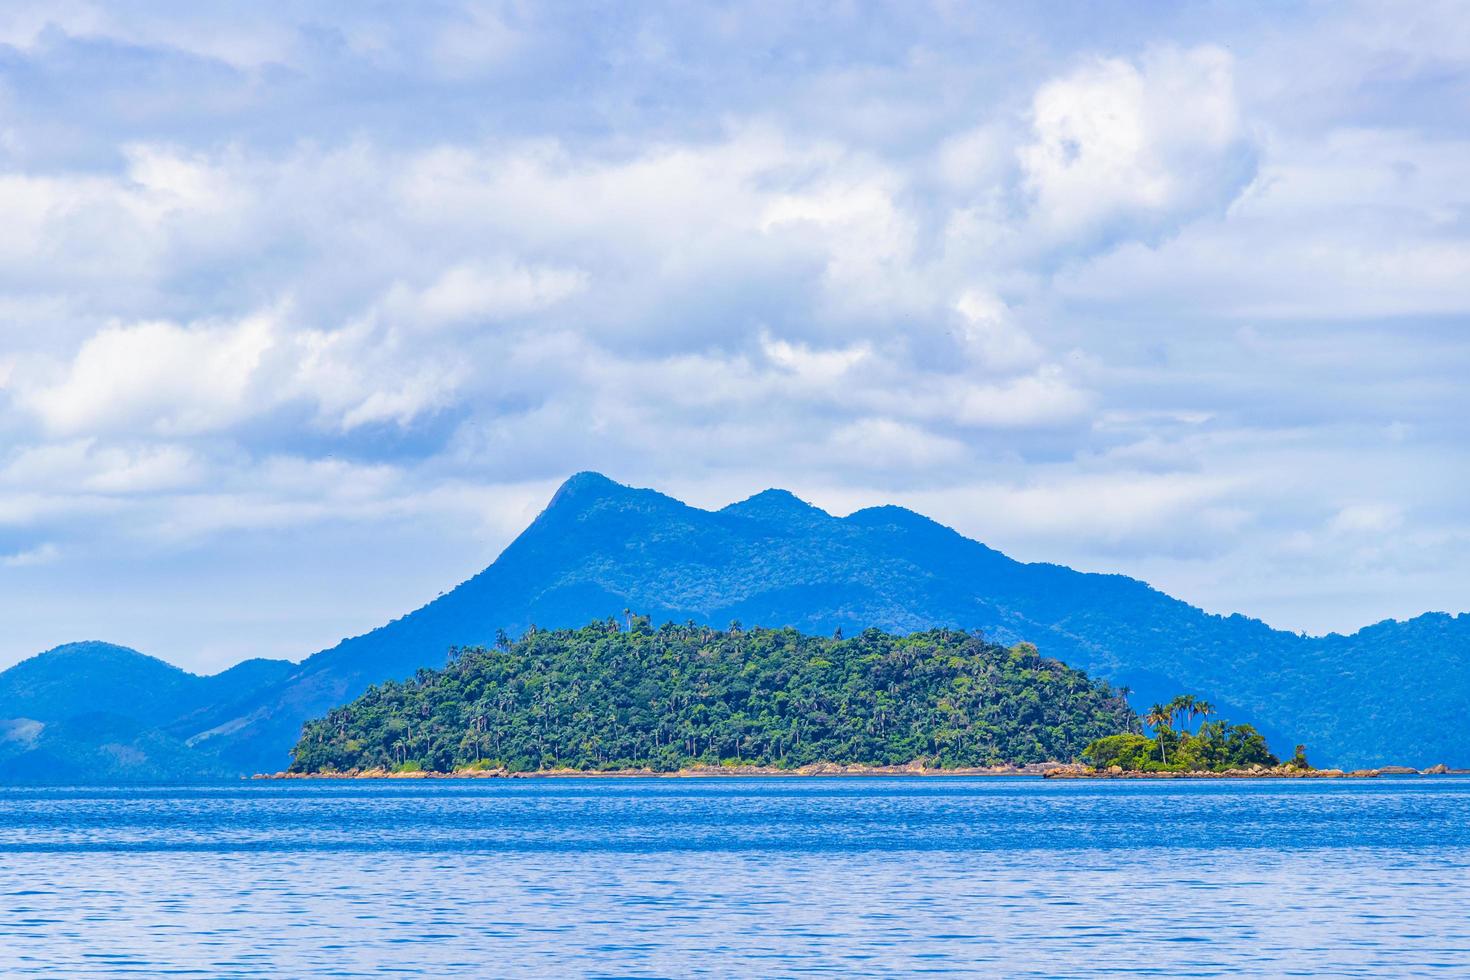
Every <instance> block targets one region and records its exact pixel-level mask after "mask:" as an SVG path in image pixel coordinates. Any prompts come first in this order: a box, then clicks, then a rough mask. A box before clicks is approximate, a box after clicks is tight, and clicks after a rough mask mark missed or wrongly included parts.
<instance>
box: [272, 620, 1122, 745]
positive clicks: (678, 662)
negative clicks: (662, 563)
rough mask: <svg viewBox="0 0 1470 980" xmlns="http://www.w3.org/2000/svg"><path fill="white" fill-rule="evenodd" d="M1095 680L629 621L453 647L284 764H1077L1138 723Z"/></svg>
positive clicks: (358, 706) (988, 660)
mask: <svg viewBox="0 0 1470 980" xmlns="http://www.w3.org/2000/svg"><path fill="white" fill-rule="evenodd" d="M1136 727H1137V719H1136V717H1135V716H1134V715H1133V713H1132V711H1131V710H1130V709H1129V708H1128V705H1127V703H1126V701H1125V700H1124V699H1123V698H1122V697H1120V696H1118V695H1117V694H1116V693H1115V692H1114V691H1113V690H1112V689H1111V688H1110V687H1108V686H1107V685H1106V684H1099V683H1095V682H1093V681H1091V680H1089V679H1088V677H1087V676H1086V675H1085V674H1083V673H1081V672H1080V671H1077V670H1073V669H1071V668H1069V667H1067V666H1065V665H1063V664H1061V663H1060V662H1058V661H1056V660H1051V659H1048V658H1046V657H1043V656H1041V655H1040V654H1039V653H1038V652H1037V650H1036V648H1035V647H1032V646H1031V645H1029V644H1020V645H1017V646H1016V647H1013V648H1009V649H1007V648H1005V647H1002V646H998V645H996V644H993V643H987V642H985V641H984V640H983V639H982V638H981V637H979V636H978V635H976V634H973V633H965V632H961V631H958V630H929V631H925V632H920V633H913V634H910V635H908V636H894V635H891V634H888V633H883V632H880V631H878V630H865V631H863V632H862V633H860V634H859V635H857V636H854V637H850V638H847V639H839V638H836V637H832V638H823V637H815V636H808V635H804V634H801V633H798V632H797V631H796V630H793V629H781V630H768V629H751V630H744V629H741V628H739V627H738V626H735V627H732V628H731V629H729V630H724V631H720V630H714V629H711V628H709V627H704V626H698V625H694V624H689V625H685V626H675V625H672V624H665V625H664V626H662V627H660V628H657V629H654V628H653V627H652V626H651V624H650V623H649V621H648V619H647V618H643V617H634V618H632V619H631V620H630V623H629V625H628V628H619V624H618V623H617V622H616V621H611V620H609V621H606V622H598V623H593V624H592V625H590V626H586V627H584V628H582V629H579V630H556V631H546V630H536V631H533V632H530V633H528V634H527V635H526V636H525V637H524V638H523V639H521V640H519V641H517V642H513V643H512V642H509V641H508V640H503V641H502V643H501V644H500V645H499V646H497V647H495V648H491V649H485V648H473V649H468V650H459V651H455V652H454V654H453V655H452V656H451V660H450V663H449V664H448V665H447V666H446V667H445V668H444V669H442V670H439V671H429V670H424V671H420V672H419V674H418V675H417V676H416V677H415V678H413V679H412V680H410V681H407V682H405V683H397V682H389V683H386V684H382V685H378V686H375V687H373V688H371V689H370V690H369V691H368V692H367V693H366V694H364V695H363V696H362V697H360V698H358V699H357V700H356V701H353V702H352V703H351V704H348V705H345V706H343V707H341V708H337V709H335V710H333V711H331V712H329V713H328V714H327V715H326V717H324V718H321V719H319V720H316V721H313V722H311V723H309V724H308V725H307V726H306V728H305V732H304V734H303V736H302V739H301V741H300V742H299V743H298V744H297V746H296V749H295V751H294V753H293V755H294V761H293V764H292V767H291V768H292V770H293V771H297V772H318V771H323V770H335V771H345V770H349V769H366V768H379V767H382V768H395V767H397V768H423V769H427V770H434V771H441V772H447V771H452V770H454V769H460V768H465V767H468V766H473V765H481V766H487V767H490V766H494V767H500V766H504V767H506V768H509V769H510V770H512V771H526V770H536V769H546V768H560V767H570V768H575V769H584V770H596V769H621V768H645V767H646V768H652V769H655V770H661V771H667V770H674V769H679V768H681V767H684V766H689V765H695V764H706V765H709V764H713V765H718V764H721V763H732V762H733V763H744V764H754V765H764V766H782V767H795V766H800V765H804V764H808V763H814V762H836V763H849V764H873V765H897V764H903V763H908V762H912V761H914V760H924V761H925V762H926V763H927V764H929V765H932V766H937V767H953V766H982V765H990V764H994V763H1027V762H1041V761H1046V760H1071V759H1075V758H1077V757H1078V756H1079V755H1080V753H1081V752H1082V750H1083V748H1085V747H1086V746H1087V745H1088V743H1089V742H1091V741H1093V740H1094V739H1097V738H1100V737H1102V736H1105V735H1111V734H1114V733H1118V732H1125V731H1131V730H1134V729H1135V728H1136Z"/></svg>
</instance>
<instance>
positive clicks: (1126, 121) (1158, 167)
mask: <svg viewBox="0 0 1470 980" xmlns="http://www.w3.org/2000/svg"><path fill="white" fill-rule="evenodd" d="M1233 75H1234V70H1233V61H1232V58H1231V56H1230V54H1229V52H1227V51H1226V50H1224V49H1223V48H1220V47H1214V46H1206V47H1199V48H1192V49H1187V50H1181V49H1177V48H1160V49H1155V50H1153V51H1150V52H1149V53H1147V54H1146V55H1145V56H1144V57H1143V58H1142V59H1141V60H1140V61H1139V62H1138V63H1134V62H1132V61H1129V60H1125V59H1122V58H1104V59H1099V60H1097V61H1095V62H1093V63H1091V64H1088V65H1085V66H1084V67H1082V68H1080V69H1078V70H1077V71H1075V72H1073V73H1071V74H1069V75H1066V76H1064V77H1062V78H1058V79H1056V80H1054V81H1051V82H1048V83H1047V84H1046V85H1043V86H1042V87H1041V88H1040V90H1038V91H1037V93H1036V97H1035V99H1034V101H1033V105H1032V126H1033V130H1034V139H1033V141H1032V142H1030V143H1028V144H1026V145H1025V146H1023V147H1021V148H1020V150H1019V156H1020V161H1021V166H1022V169H1023V171H1024V181H1025V186H1026V189H1027V191H1028V192H1029V193H1030V194H1031V195H1032V196H1033V198H1034V201H1035V203H1034V209H1035V210H1034V213H1035V216H1036V218H1037V220H1038V221H1039V222H1040V224H1041V226H1042V228H1043V229H1044V230H1045V231H1046V232H1047V233H1048V234H1049V235H1051V236H1054V237H1055V238H1056V239H1058V240H1060V241H1062V242H1070V241H1072V240H1074V239H1075V238H1077V237H1079V236H1093V235H1099V234H1109V233H1117V232H1119V231H1123V232H1131V233H1134V234H1143V235H1148V236H1152V235H1156V234H1158V233H1159V232H1161V231H1168V230H1171V229H1172V228H1174V227H1175V226H1177V225H1178V224H1179V223H1180V222H1181V221H1184V220H1187V219H1188V218H1189V217H1192V216H1194V215H1196V214H1200V213H1203V212H1207V211H1212V210H1217V209H1219V208H1220V207H1222V206H1223V205H1224V204H1225V203H1226V202H1228V201H1229V200H1230V199H1231V198H1232V197H1234V195H1235V194H1236V193H1237V192H1238V191H1239V190H1240V188H1241V187H1242V186H1243V184H1244V182H1245V180H1246V179H1248V177H1249V175H1250V148H1249V145H1248V143H1247V141H1246V134H1245V126H1244V122H1243V120H1242V116H1241V110H1240V106H1239V104H1238V102H1237V100H1236V96H1235V91H1234V78H1233Z"/></svg>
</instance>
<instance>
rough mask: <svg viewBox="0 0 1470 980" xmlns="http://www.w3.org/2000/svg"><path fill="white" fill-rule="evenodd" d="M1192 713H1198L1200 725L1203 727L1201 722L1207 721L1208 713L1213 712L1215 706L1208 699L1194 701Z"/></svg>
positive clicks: (1208, 718)
mask: <svg viewBox="0 0 1470 980" xmlns="http://www.w3.org/2000/svg"><path fill="white" fill-rule="evenodd" d="M1194 713H1195V714H1197V715H1199V717H1200V722H1201V725H1200V727H1201V728H1203V727H1204V724H1203V723H1204V722H1207V721H1209V720H1210V715H1212V714H1214V713H1215V706H1214V705H1213V704H1211V703H1210V702H1208V701H1196V702H1195V703H1194Z"/></svg>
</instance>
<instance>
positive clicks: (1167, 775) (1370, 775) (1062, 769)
mask: <svg viewBox="0 0 1470 980" xmlns="http://www.w3.org/2000/svg"><path fill="white" fill-rule="evenodd" d="M1042 775H1044V776H1046V777H1047V778H1048V779H1377V778H1378V777H1379V776H1463V775H1470V769H1451V768H1450V767H1449V766H1446V765H1444V764H1443V763H1440V764H1439V765H1437V766H1431V767H1429V768H1428V769H1415V768H1413V767H1412V766H1380V767H1379V768H1377V769H1353V770H1349V771H1344V770H1342V769H1297V768H1295V767H1294V766H1270V767H1267V766H1252V767H1251V768H1249V769H1226V770H1225V771H1224V772H1212V771H1210V770H1198V771H1193V772H1137V771H1130V770H1125V769H1122V768H1121V767H1119V766H1110V767H1109V768H1107V769H1093V768H1092V767H1090V766H1082V765H1066V766H1058V767H1057V768H1055V769H1052V770H1050V771H1048V772H1045V773H1043V774H1042Z"/></svg>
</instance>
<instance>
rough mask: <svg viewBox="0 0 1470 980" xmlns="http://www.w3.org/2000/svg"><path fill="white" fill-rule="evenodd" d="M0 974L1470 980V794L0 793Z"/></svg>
mask: <svg viewBox="0 0 1470 980" xmlns="http://www.w3.org/2000/svg"><path fill="white" fill-rule="evenodd" d="M0 895H3V898H4V913H5V914H4V917H3V919H0V975H4V976H7V977H8V976H47V977H94V976H98V977H112V976H124V975H131V976H148V977H154V976H165V975H167V976H207V977H222V976H271V977H290V976H305V975H312V976H381V975H394V976H425V977H459V976H465V977H491V976H516V975H537V976H548V977H560V976H608V977H612V976H620V977H621V976H631V977H649V976H696V975H704V976H750V977H772V976H800V975H806V974H826V975H839V976H862V975H877V976H894V975H911V974H921V973H936V974H946V973H947V974H955V975H968V976H976V975H979V976H1102V975H1109V974H1134V973H1153V974H1157V975H1165V976H1220V975H1227V974H1228V975H1259V976H1284V975H1291V974H1298V975H1313V976H1384V975H1392V976H1409V975H1420V974H1422V975H1440V976H1470V780H1464V779H1454V778H1441V779H1381V780H1373V781H1361V782H1329V781H1313V782H1301V781H1296V782H1276V781H1270V782H1198V783H1196V782H1052V781H1043V780H1038V779H994V778H992V779H964V778H906V779H875V778H844V779H665V780H632V779H626V780H623V779H598V780H592V779H545V780H485V781H477V782H445V781H434V782H430V781H412V782H409V781H392V782H367V781H358V782H291V783H283V782H249V783H238V784H231V785H219V786H199V787H182V788H181V787H172V788H143V789H19V788H8V789H0Z"/></svg>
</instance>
